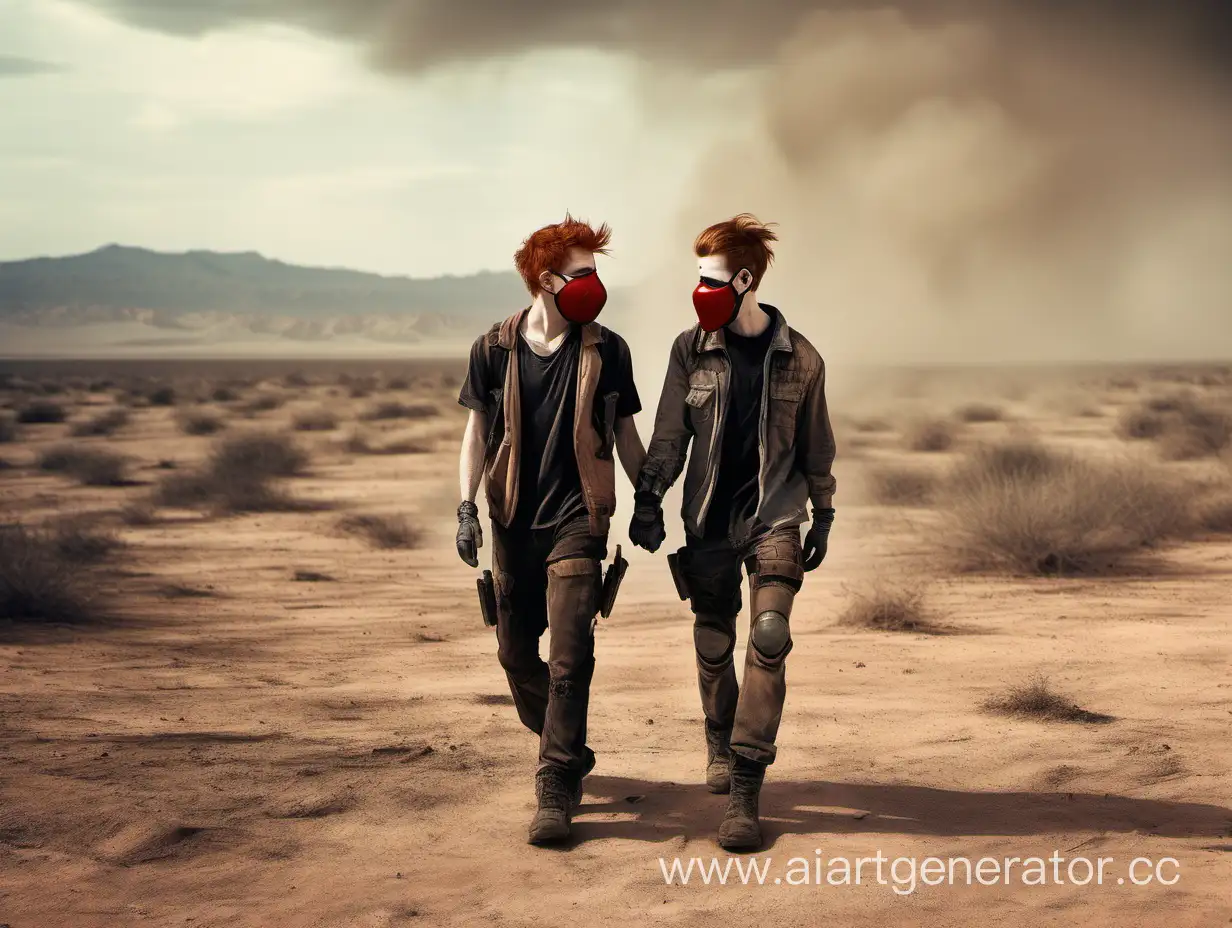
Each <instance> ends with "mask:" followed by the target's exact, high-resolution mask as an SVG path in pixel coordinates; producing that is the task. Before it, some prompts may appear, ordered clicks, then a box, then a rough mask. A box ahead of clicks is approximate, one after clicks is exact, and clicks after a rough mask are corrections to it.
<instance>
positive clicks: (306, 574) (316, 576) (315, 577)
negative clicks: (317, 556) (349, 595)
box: [291, 570, 336, 583]
mask: <svg viewBox="0 0 1232 928" xmlns="http://www.w3.org/2000/svg"><path fill="white" fill-rule="evenodd" d="M291 579H292V580H294V581H295V582H296V583H334V582H336V581H335V578H334V577H331V576H330V575H329V574H325V573H321V572H320V571H319V570H297V571H296V572H295V573H294V574H293V575H292V576H291Z"/></svg>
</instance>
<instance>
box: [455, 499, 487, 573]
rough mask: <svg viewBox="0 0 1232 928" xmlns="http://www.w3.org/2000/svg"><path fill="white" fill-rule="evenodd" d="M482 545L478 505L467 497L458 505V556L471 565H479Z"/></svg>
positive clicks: (481, 528)
mask: <svg viewBox="0 0 1232 928" xmlns="http://www.w3.org/2000/svg"><path fill="white" fill-rule="evenodd" d="M482 547H483V527H482V526H480V524H479V507H478V506H476V505H475V504H474V503H472V502H471V501H470V500H469V499H464V500H462V505H460V506H459V507H458V557H460V558H462V560H464V561H466V563H467V564H469V565H470V566H471V567H478V566H479V549H480V548H482Z"/></svg>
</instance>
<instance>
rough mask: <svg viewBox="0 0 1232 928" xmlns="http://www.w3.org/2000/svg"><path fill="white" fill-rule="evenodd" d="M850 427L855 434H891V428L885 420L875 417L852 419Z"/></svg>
mask: <svg viewBox="0 0 1232 928" xmlns="http://www.w3.org/2000/svg"><path fill="white" fill-rule="evenodd" d="M851 427H852V428H853V429H855V430H856V431H857V432H867V433H873V432H891V431H893V430H894V429H893V427H892V426H891V425H890V423H889V422H887V421H886V420H885V419H880V418H878V417H876V416H870V417H868V418H864V419H852V420H851Z"/></svg>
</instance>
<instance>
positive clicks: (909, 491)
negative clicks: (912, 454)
mask: <svg viewBox="0 0 1232 928" xmlns="http://www.w3.org/2000/svg"><path fill="white" fill-rule="evenodd" d="M867 480H868V488H869V492H870V493H871V495H872V498H873V500H874V501H875V502H877V503H880V504H881V505H882V506H927V505H928V504H929V503H930V502H932V500H933V495H934V493H935V492H936V490H937V484H938V478H937V476H936V475H935V474H933V473H931V472H930V471H927V470H924V469H922V468H918V467H903V466H900V465H891V464H883V465H880V466H877V467H872V468H869V471H868V477H867Z"/></svg>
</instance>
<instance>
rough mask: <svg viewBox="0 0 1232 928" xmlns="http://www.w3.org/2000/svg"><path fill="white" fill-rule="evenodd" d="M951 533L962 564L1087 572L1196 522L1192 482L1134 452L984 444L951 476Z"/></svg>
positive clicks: (948, 535) (972, 567) (1039, 571)
mask: <svg viewBox="0 0 1232 928" xmlns="http://www.w3.org/2000/svg"><path fill="white" fill-rule="evenodd" d="M949 490H950V492H949V493H948V499H949V504H948V505H947V506H946V507H945V517H946V520H947V522H948V523H949V524H948V528H947V531H946V532H945V538H946V539H947V540H948V542H949V545H950V550H951V553H952V554H953V555H954V557H955V559H956V562H957V564H958V565H959V566H960V567H961V568H963V569H970V570H992V571H1008V572H1011V573H1022V574H1082V573H1088V572H1092V571H1099V570H1103V569H1108V568H1112V567H1116V566H1118V565H1123V564H1124V563H1125V562H1126V561H1127V560H1128V559H1129V558H1132V557H1134V556H1135V555H1139V554H1141V553H1143V551H1144V550H1145V549H1147V548H1148V547H1150V546H1153V545H1156V544H1158V543H1159V542H1161V541H1164V540H1166V539H1168V538H1174V537H1178V536H1181V535H1183V534H1184V533H1185V532H1187V531H1188V530H1189V529H1191V528H1192V521H1191V518H1190V516H1189V514H1188V506H1187V487H1186V486H1184V485H1183V484H1178V483H1177V482H1176V480H1175V479H1174V478H1171V477H1170V476H1169V475H1166V474H1162V473H1160V472H1159V471H1158V469H1156V468H1152V467H1149V466H1147V465H1143V464H1140V463H1137V462H1119V461H1116V462H1109V461H1102V460H1088V459H1084V458H1079V457H1077V456H1075V455H1072V454H1068V453H1064V452H1059V451H1050V450H1047V449H1042V448H1040V447H1038V446H1036V447H1032V446H1031V445H1030V443H1025V444H1017V445H1011V446H1008V447H1005V448H984V449H978V450H977V451H975V452H973V453H972V455H971V456H970V457H969V458H968V459H967V460H966V461H964V462H962V463H961V464H959V465H958V466H957V467H956V468H955V469H954V472H953V475H952V477H951V480H950V481H949Z"/></svg>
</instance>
